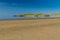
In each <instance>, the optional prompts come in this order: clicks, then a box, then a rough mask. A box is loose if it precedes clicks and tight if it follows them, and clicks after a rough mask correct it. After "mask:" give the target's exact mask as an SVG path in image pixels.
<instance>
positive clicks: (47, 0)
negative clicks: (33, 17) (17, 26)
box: [0, 0, 60, 19]
mask: <svg viewBox="0 0 60 40" xmlns="http://www.w3.org/2000/svg"><path fill="white" fill-rule="evenodd" d="M25 13H44V14H54V13H58V14H59V13H60V0H0V19H6V18H14V17H13V15H17V14H25Z"/></svg>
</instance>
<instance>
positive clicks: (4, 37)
mask: <svg viewBox="0 0 60 40" xmlns="http://www.w3.org/2000/svg"><path fill="white" fill-rule="evenodd" d="M0 40H60V19H40V20H5V21H4V20H3V21H0Z"/></svg>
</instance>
